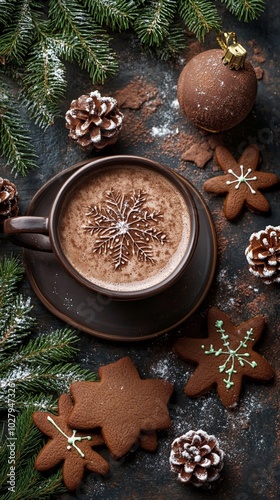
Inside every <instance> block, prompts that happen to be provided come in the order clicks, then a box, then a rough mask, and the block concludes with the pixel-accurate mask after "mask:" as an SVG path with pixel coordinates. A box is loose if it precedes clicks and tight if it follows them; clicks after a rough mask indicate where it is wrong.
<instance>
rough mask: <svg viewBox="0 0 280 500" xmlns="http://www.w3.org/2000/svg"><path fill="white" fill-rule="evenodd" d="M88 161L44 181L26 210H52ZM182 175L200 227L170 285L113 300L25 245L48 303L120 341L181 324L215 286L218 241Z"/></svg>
mask: <svg viewBox="0 0 280 500" xmlns="http://www.w3.org/2000/svg"><path fill="white" fill-rule="evenodd" d="M91 161H92V160H91ZM85 163H87V162H81V163H78V164H75V165H73V166H71V167H69V168H68V169H66V170H63V171H62V172H60V173H59V174H57V175H56V176H55V177H53V178H52V179H50V180H49V181H48V182H47V183H46V184H44V186H43V187H42V188H41V189H40V190H39V191H38V192H37V193H36V195H35V196H34V198H33V199H32V201H31V203H30V205H29V207H28V210H27V215H38V216H48V214H49V211H50V206H51V204H52V202H53V200H54V198H55V196H56V194H57V192H58V191H59V189H60V187H61V185H62V184H63V182H64V181H65V180H66V179H67V178H68V177H69V176H70V175H71V174H72V173H74V171H75V170H76V169H77V168H80V167H81V166H82V165H84V164H85ZM182 179H183V178H182ZM183 181H184V182H185V183H186V185H187V186H188V188H189V189H190V191H191V193H192V195H193V197H194V201H195V204H196V207H197V211H198V219H199V226H200V231H199V237H198V242H197V248H196V250H195V252H194V255H193V257H192V259H191V262H190V264H189V266H188V267H187V268H186V270H185V272H184V274H183V275H182V276H181V278H180V279H179V280H178V281H177V282H176V283H175V284H174V285H172V286H171V288H169V289H168V290H166V291H165V292H163V293H160V294H159V295H155V296H153V297H149V298H147V299H144V300H136V301H121V302H120V301H113V300H112V299H110V298H109V297H104V296H102V295H99V294H98V293H94V292H90V291H89V290H87V289H86V288H84V287H83V286H81V285H79V284H78V283H76V282H75V281H74V280H73V279H72V278H71V277H70V276H68V274H67V273H66V271H64V270H63V269H62V268H61V267H60V265H59V264H58V262H57V260H56V258H55V256H54V255H53V254H51V253H50V254H49V253H45V252H37V251H33V250H24V260H25V266H26V271H27V276H28V279H29V281H30V284H31V286H32V288H33V290H34V292H35V294H36V295H37V297H38V298H39V299H40V301H41V302H42V303H43V304H44V305H45V307H47V309H49V310H50V311H51V312H52V313H53V314H54V315H56V316H57V317H58V318H60V319H62V320H63V321H65V322H66V323H68V324H70V325H72V326H73V327H75V328H78V329H80V330H83V331H85V332H87V333H90V334H91V335H95V336H97V337H100V338H104V339H109V340H117V341H139V340H146V339H150V338H153V337H156V336H158V335H161V334H163V333H165V332H167V331H169V330H171V329H172V328H175V327H177V326H178V325H179V324H180V323H182V322H183V321H184V320H185V319H186V318H188V317H189V316H190V315H191V314H192V313H193V312H194V311H195V310H196V309H197V307H198V306H199V305H200V304H201V302H202V301H203V299H204V298H205V296H206V294H207V292H208V290H209V288H210V286H211V283H212V280H213V276H214V272H215V267H216V259H217V241H216V232H215V227H214V223H213V220H212V217H211V214H210V212H209V210H208V208H207V206H206V204H205V201H204V200H203V198H202V196H201V195H200V193H199V192H198V191H197V190H196V188H195V187H194V186H193V185H192V184H191V183H190V182H188V181H187V180H186V179H183Z"/></svg>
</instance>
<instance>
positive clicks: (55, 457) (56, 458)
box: [33, 394, 109, 490]
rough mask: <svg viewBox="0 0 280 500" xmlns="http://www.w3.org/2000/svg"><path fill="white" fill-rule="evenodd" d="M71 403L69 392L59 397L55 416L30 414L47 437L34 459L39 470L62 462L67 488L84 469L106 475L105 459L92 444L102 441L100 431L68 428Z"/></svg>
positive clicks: (79, 480)
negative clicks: (92, 432) (47, 439)
mask: <svg viewBox="0 0 280 500" xmlns="http://www.w3.org/2000/svg"><path fill="white" fill-rule="evenodd" d="M72 407H73V404H72V401H71V398H70V396H69V395H68V394H62V395H61V396H60V398H59V400H58V412H59V414H58V415H53V414H52V413H47V412H41V411H37V412H35V413H33V421H34V423H35V425H36V426H37V427H38V428H39V429H40V431H42V432H43V433H44V434H46V435H47V436H48V437H49V438H50V440H49V441H48V442H47V444H46V445H45V446H44V448H43V449H42V450H41V451H40V453H39V455H38V456H37V458H36V461H35V469H36V470H38V471H45V470H49V469H51V468H53V467H55V466H56V465H59V464H60V463H62V462H63V468H62V476H63V481H64V483H65V486H66V488H67V489H68V490H75V489H76V488H77V487H78V486H79V483H80V482H81V480H82V477H83V474H84V469H88V470H91V471H93V472H97V473H98V474H107V472H108V471H109V464H108V462H107V461H106V460H105V459H104V458H103V457H102V456H101V455H99V454H98V453H96V452H95V451H93V449H92V447H93V446H97V445H100V444H102V443H104V441H103V439H102V436H101V435H100V434H97V433H96V434H86V433H84V432H77V431H76V430H73V429H70V427H69V426H68V424H67V418H68V415H69V413H70V411H71V410H72Z"/></svg>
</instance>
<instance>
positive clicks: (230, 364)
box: [173, 307, 273, 408]
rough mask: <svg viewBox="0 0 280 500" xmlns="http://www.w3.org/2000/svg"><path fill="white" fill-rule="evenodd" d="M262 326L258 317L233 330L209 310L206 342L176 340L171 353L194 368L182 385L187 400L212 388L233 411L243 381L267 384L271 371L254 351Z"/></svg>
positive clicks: (215, 311) (220, 314)
mask: <svg viewBox="0 0 280 500" xmlns="http://www.w3.org/2000/svg"><path fill="white" fill-rule="evenodd" d="M264 323H265V322H264V318H263V317H262V316H255V317H254V318H251V319H250V320H248V321H246V322H244V323H242V324H241V325H239V326H234V325H233V324H232V323H231V321H230V319H229V317H228V316H227V314H225V313H224V312H222V311H221V310H220V309H218V308H217V307H212V308H211V309H210V310H209V313H208V332H209V336H208V338H206V339H205V338H203V339H201V338H200V339H194V338H184V339H179V340H177V342H175V345H174V348H173V349H174V352H175V353H176V354H178V355H179V356H180V357H181V358H182V359H184V360H185V361H190V362H194V363H196V364H198V367H197V368H196V370H195V371H194V373H193V374H192V375H191V377H190V378H189V380H188V381H187V383H186V385H185V393H186V394H187V396H199V395H201V394H203V393H204V392H206V391H209V390H210V389H211V388H212V387H213V386H215V385H216V386H217V391H218V395H219V397H220V399H221V401H222V403H223V404H224V406H226V407H227V408H233V407H234V406H236V405H237V403H238V401H239V397H240V393H241V388H242V379H243V377H249V378H252V379H256V380H270V379H271V378H272V377H273V371H272V368H271V367H270V365H269V364H268V362H267V361H266V360H265V359H264V358H263V357H262V356H261V355H260V354H258V353H257V352H256V351H255V350H254V345H255V343H256V342H257V341H258V340H259V338H260V336H261V334H262V331H263V328H264Z"/></svg>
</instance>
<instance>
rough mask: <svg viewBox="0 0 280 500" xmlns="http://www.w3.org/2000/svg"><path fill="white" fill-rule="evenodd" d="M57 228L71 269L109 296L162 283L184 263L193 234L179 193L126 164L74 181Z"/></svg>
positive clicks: (155, 173)
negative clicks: (104, 290)
mask: <svg viewBox="0 0 280 500" xmlns="http://www.w3.org/2000/svg"><path fill="white" fill-rule="evenodd" d="M58 228H59V231H58V233H59V238H60V245H61V248H62V251H63V253H64V255H65V256H66V258H67V260H68V261H69V262H70V264H71V265H72V267H73V268H74V269H76V270H77V271H78V273H80V274H81V275H82V276H83V277H84V278H85V279H86V280H88V281H90V282H92V283H94V284H95V285H97V286H99V287H102V288H105V289H106V290H108V293H109V292H110V290H111V291H117V292H130V291H131V292H133V291H137V290H144V289H147V288H149V287H153V286H156V285H157V284H159V283H161V282H162V281H164V280H165V279H166V278H168V277H169V276H170V275H171V274H172V273H173V272H174V270H175V269H176V268H177V267H178V265H179V264H180V262H181V261H182V260H183V259H184V256H185V253H186V248H187V247H188V244H189V240H190V238H191V231H192V228H191V216H190V211H189V207H188V206H187V203H186V200H185V199H184V196H183V194H182V193H181V191H180V189H179V188H177V187H176V185H175V184H174V183H173V182H172V181H171V180H169V178H168V177H166V176H164V175H163V174H161V173H160V172H158V171H156V170H154V169H152V168H146V167H141V166H137V165H129V164H127V165H126V164H125V163H124V164H119V165H118V166H117V168H114V167H112V166H108V167H104V169H102V170H98V171H97V172H94V171H93V172H92V173H90V174H89V175H87V176H86V178H82V179H81V180H78V181H77V183H76V184H75V186H74V187H73V188H72V190H71V191H70V193H68V195H67V197H66V199H65V201H64V202H63V205H62V208H61V211H60V216H59V221H58Z"/></svg>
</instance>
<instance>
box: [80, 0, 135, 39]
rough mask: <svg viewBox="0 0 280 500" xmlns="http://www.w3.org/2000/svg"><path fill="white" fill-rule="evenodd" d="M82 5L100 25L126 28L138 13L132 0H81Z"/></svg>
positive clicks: (120, 28)
mask: <svg viewBox="0 0 280 500" xmlns="http://www.w3.org/2000/svg"><path fill="white" fill-rule="evenodd" d="M83 3H84V5H85V6H86V7H87V8H88V11H89V12H90V13H91V14H92V16H93V17H94V19H95V20H96V21H97V22H98V23H99V24H100V25H104V24H105V25H107V26H110V28H112V29H113V30H114V29H116V28H118V29H119V30H120V31H121V30H127V29H128V28H129V27H131V25H132V23H133V21H134V19H136V17H137V14H138V9H137V6H136V5H135V1H134V0H83Z"/></svg>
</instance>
